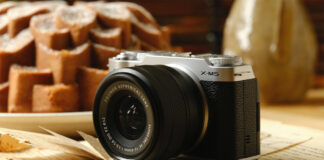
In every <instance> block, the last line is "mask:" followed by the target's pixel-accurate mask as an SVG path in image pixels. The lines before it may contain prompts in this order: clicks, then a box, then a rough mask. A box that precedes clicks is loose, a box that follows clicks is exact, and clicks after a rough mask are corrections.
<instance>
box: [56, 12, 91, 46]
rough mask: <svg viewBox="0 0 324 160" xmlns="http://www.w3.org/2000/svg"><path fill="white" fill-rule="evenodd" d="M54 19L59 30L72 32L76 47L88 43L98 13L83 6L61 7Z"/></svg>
mask: <svg viewBox="0 0 324 160" xmlns="http://www.w3.org/2000/svg"><path fill="white" fill-rule="evenodd" d="M54 17H55V24H56V27H57V28H59V29H63V28H68V29H69V30H70V32H71V37H72V42H73V45H74V46H75V47H76V46H79V45H81V44H83V43H85V42H86V41H88V34H89V30H90V29H91V28H93V27H94V26H95V24H96V13H95V12H94V11H92V10H90V9H87V8H86V7H81V6H61V7H59V8H57V9H56V10H55V14H54Z"/></svg>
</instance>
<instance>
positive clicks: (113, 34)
mask: <svg viewBox="0 0 324 160" xmlns="http://www.w3.org/2000/svg"><path fill="white" fill-rule="evenodd" d="M121 34H122V30H121V28H110V29H102V28H100V27H96V28H93V29H91V30H90V38H91V40H92V42H94V43H99V44H102V45H105V46H111V47H115V48H121V39H122V35H121Z"/></svg>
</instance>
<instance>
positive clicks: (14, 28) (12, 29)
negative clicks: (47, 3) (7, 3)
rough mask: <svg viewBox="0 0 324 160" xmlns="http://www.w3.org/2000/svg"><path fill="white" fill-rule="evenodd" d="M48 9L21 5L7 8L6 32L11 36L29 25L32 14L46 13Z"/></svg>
mask: <svg viewBox="0 0 324 160" xmlns="http://www.w3.org/2000/svg"><path fill="white" fill-rule="evenodd" d="M48 12H49V10H48V9H47V8H46V7H42V6H32V5H21V6H18V7H15V8H11V9H9V10H8V13H7V15H8V21H9V23H8V33H9V36H10V37H11V38H13V37H15V36H16V35H17V34H18V33H19V32H20V31H21V30H23V29H25V28H27V27H28V26H29V21H30V19H31V18H32V16H34V15H37V14H42V13H48Z"/></svg>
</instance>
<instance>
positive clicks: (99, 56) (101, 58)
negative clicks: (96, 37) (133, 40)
mask: <svg viewBox="0 0 324 160" xmlns="http://www.w3.org/2000/svg"><path fill="white" fill-rule="evenodd" d="M92 47H93V53H92V66H94V67H96V68H99V69H108V66H107V64H108V59H109V58H111V57H115V56H116V55H118V54H119V53H120V52H121V50H120V49H117V48H113V47H107V46H104V45H101V44H95V43H93V44H92Z"/></svg>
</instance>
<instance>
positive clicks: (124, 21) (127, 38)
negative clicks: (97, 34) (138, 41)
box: [96, 3, 132, 48]
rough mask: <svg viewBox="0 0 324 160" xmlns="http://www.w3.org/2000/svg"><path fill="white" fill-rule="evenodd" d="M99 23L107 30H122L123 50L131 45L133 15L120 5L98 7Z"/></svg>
mask: <svg viewBox="0 0 324 160" xmlns="http://www.w3.org/2000/svg"><path fill="white" fill-rule="evenodd" d="M96 11H97V14H98V19H99V22H100V23H101V24H102V25H103V26H105V27H107V28H115V27H120V28H122V35H123V38H122V41H123V43H122V44H123V45H122V46H123V48H128V47H129V46H130V44H131V32H132V31H131V13H130V12H129V11H128V10H127V9H126V8H124V7H121V6H119V5H109V3H108V4H105V5H98V6H97V7H96Z"/></svg>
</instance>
